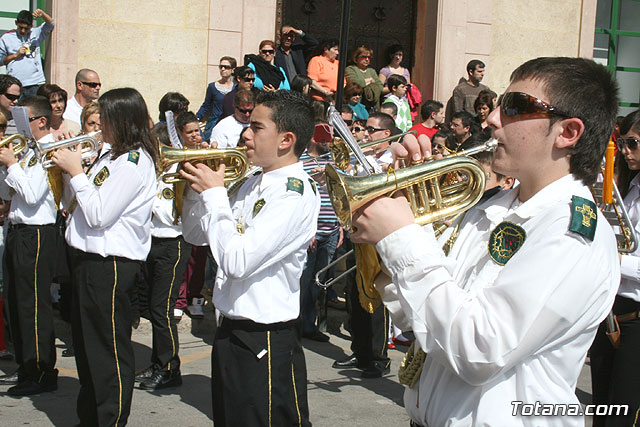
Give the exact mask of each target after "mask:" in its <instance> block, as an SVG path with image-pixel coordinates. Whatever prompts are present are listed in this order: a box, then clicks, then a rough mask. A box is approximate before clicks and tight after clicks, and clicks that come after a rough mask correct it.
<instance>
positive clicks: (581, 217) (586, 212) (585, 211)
mask: <svg viewBox="0 0 640 427" xmlns="http://www.w3.org/2000/svg"><path fill="white" fill-rule="evenodd" d="M597 209H598V208H597V206H596V204H595V203H593V202H592V201H591V200H589V199H585V198H583V197H580V196H573V197H572V198H571V222H570V224H569V231H573V232H574V233H577V234H579V235H581V236H583V237H584V238H585V239H588V240H593V238H594V236H595V235H596V224H597V222H598V215H597Z"/></svg>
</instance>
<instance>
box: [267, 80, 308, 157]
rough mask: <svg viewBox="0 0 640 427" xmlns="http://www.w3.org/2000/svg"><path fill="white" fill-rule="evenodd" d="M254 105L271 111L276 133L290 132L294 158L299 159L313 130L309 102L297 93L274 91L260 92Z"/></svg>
mask: <svg viewBox="0 0 640 427" xmlns="http://www.w3.org/2000/svg"><path fill="white" fill-rule="evenodd" d="M256 104H257V105H264V106H265V107H267V108H269V109H270V110H271V120H273V122H274V123H275V124H276V129H277V130H278V132H292V133H293V134H294V135H295V136H296V143H295V146H294V147H293V151H294V153H295V155H296V157H300V155H301V154H302V153H303V152H304V150H305V149H306V148H307V144H309V141H311V137H312V136H313V131H314V130H315V127H314V126H315V122H314V118H313V108H312V107H311V103H310V102H309V100H308V99H307V98H305V97H304V96H303V95H302V94H301V93H299V92H292V91H288V90H276V91H273V92H261V93H260V95H258V99H257V101H256Z"/></svg>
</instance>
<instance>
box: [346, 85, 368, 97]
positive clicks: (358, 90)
mask: <svg viewBox="0 0 640 427" xmlns="http://www.w3.org/2000/svg"><path fill="white" fill-rule="evenodd" d="M363 92H364V89H362V86H360V85H359V84H358V83H355V82H347V84H346V85H345V86H344V98H345V99H347V100H348V99H349V98H351V97H352V96H353V95H362V93H363Z"/></svg>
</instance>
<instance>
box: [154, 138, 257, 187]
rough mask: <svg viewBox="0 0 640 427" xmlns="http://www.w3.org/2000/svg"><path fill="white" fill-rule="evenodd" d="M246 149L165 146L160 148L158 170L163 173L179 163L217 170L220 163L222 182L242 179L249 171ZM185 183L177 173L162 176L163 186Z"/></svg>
mask: <svg viewBox="0 0 640 427" xmlns="http://www.w3.org/2000/svg"><path fill="white" fill-rule="evenodd" d="M246 152H247V149H246V147H236V148H205V149H200V150H196V149H189V148H185V149H183V148H172V147H168V146H166V145H163V146H161V147H160V160H159V162H158V170H160V171H165V170H167V169H168V168H169V167H170V166H171V165H173V164H175V163H181V162H193V161H195V162H201V163H204V164H206V165H207V166H208V167H210V168H211V169H213V170H216V169H218V166H219V165H220V163H223V164H224V165H225V171H224V182H225V184H228V183H230V182H234V181H237V180H239V179H242V178H243V177H244V176H245V174H246V173H247V170H248V169H249V160H248V159H247V154H246ZM181 181H186V179H185V178H183V177H182V175H180V174H179V173H165V174H163V175H162V182H164V183H165V184H173V183H175V182H181Z"/></svg>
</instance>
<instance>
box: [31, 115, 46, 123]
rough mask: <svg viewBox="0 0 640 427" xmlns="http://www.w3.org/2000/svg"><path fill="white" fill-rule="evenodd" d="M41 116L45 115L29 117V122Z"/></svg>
mask: <svg viewBox="0 0 640 427" xmlns="http://www.w3.org/2000/svg"><path fill="white" fill-rule="evenodd" d="M40 117H44V116H33V117H29V123H31V122H32V121H34V120H38V119H39V118H40Z"/></svg>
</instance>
